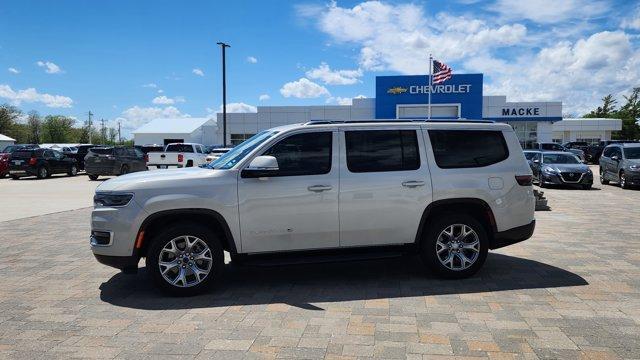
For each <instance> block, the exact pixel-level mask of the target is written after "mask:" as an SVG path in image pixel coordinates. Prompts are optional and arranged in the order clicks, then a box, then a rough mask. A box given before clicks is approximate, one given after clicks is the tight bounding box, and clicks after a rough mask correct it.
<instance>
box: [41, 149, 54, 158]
mask: <svg viewBox="0 0 640 360" xmlns="http://www.w3.org/2000/svg"><path fill="white" fill-rule="evenodd" d="M43 157H44V158H45V159H52V158H53V151H51V150H45V151H44V154H43Z"/></svg>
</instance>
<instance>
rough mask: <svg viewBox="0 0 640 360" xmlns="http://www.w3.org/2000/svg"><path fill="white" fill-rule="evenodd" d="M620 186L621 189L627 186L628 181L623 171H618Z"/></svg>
mask: <svg viewBox="0 0 640 360" xmlns="http://www.w3.org/2000/svg"><path fill="white" fill-rule="evenodd" d="M620 187H621V188H623V189H628V188H629V183H627V175H626V174H625V173H624V171H620Z"/></svg>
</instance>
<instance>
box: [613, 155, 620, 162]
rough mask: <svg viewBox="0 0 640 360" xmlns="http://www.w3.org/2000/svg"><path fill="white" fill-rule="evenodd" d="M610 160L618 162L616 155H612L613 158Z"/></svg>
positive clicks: (618, 158)
mask: <svg viewBox="0 0 640 360" xmlns="http://www.w3.org/2000/svg"><path fill="white" fill-rule="evenodd" d="M611 160H613V161H620V157H619V156H618V155H613V156H612V157H611Z"/></svg>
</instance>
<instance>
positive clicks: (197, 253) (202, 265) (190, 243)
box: [158, 235, 213, 287]
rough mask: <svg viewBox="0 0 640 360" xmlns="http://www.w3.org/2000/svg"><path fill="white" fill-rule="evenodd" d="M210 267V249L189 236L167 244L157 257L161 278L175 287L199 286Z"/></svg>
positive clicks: (200, 241) (201, 241) (202, 242)
mask: <svg viewBox="0 0 640 360" xmlns="http://www.w3.org/2000/svg"><path fill="white" fill-rule="evenodd" d="M212 265H213V259H212V256H211V249H209V246H208V245H207V243H206V242H204V241H203V240H202V239H199V238H197V237H195V236H189V235H183V236H178V237H177V238H174V239H172V240H171V241H169V242H167V244H166V245H165V246H164V247H163V248H162V250H161V251H160V256H159V257H158V267H159V268H160V273H161V274H162V277H163V278H164V279H165V280H166V281H167V282H168V283H169V284H171V285H173V286H176V287H191V286H195V285H198V284H200V283H201V282H202V281H204V279H205V278H206V277H207V275H209V272H211V267H212Z"/></svg>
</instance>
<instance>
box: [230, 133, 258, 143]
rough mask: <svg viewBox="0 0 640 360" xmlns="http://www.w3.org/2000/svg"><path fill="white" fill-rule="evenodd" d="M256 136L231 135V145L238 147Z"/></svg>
mask: <svg viewBox="0 0 640 360" xmlns="http://www.w3.org/2000/svg"><path fill="white" fill-rule="evenodd" d="M253 135H255V134H231V145H233V146H236V145H239V144H241V143H242V142H244V141H245V140H247V139H248V138H250V137H252V136H253Z"/></svg>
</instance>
